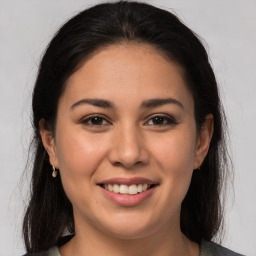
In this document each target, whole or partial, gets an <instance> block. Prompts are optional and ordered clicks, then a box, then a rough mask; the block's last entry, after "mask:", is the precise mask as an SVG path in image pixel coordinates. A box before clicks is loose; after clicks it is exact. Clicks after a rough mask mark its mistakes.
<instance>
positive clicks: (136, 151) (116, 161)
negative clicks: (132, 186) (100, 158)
mask: <svg viewBox="0 0 256 256" xmlns="http://www.w3.org/2000/svg"><path fill="white" fill-rule="evenodd" d="M109 161H110V162H111V164H112V165H115V166H123V167H124V168H126V169H131V168H133V167H135V166H138V165H144V164H147V163H148V161H149V153H148V151H147V150H146V147H145V145H144V139H143V136H142V134H141V133H140V132H139V131H138V129H137V128H136V127H135V126H131V125H126V126H122V127H120V128H119V129H117V130H116V131H115V133H114V134H113V140H112V143H111V150H110V152H109Z"/></svg>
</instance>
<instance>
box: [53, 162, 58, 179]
mask: <svg viewBox="0 0 256 256" xmlns="http://www.w3.org/2000/svg"><path fill="white" fill-rule="evenodd" d="M56 176H57V171H56V170H55V167H54V166H53V165H52V177H53V178H56Z"/></svg>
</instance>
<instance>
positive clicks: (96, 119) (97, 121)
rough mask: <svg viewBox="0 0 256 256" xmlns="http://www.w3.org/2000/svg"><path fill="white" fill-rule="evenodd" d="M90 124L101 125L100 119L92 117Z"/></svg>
mask: <svg viewBox="0 0 256 256" xmlns="http://www.w3.org/2000/svg"><path fill="white" fill-rule="evenodd" d="M91 122H92V124H102V117H93V118H92V120H91Z"/></svg>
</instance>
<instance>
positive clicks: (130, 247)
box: [60, 227, 199, 256]
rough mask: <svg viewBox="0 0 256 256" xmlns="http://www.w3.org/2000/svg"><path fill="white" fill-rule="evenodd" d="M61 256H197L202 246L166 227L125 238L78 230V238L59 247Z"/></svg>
mask: <svg viewBox="0 0 256 256" xmlns="http://www.w3.org/2000/svg"><path fill="white" fill-rule="evenodd" d="M60 253H61V256H70V255H77V256H80V255H81V256H82V255H90V256H98V255H111V256H128V255H129V256H130V255H138V256H144V255H147V256H158V255H159V256H162V255H168V256H174V255H175V256H183V255H187V256H198V255H199V246H198V245H197V244H195V243H193V242H191V241H190V240H189V239H188V238H187V237H185V236H184V235H183V234H182V232H181V231H180V229H179V228H178V230H177V228H171V227H165V228H163V229H161V230H158V232H154V233H152V234H150V235H148V236H146V237H143V238H137V239H125V238H120V237H115V236H111V235H109V234H105V233H103V232H101V231H99V230H97V229H92V228H91V227H86V229H83V228H81V227H80V228H79V227H77V229H76V235H75V237H74V238H73V239H72V240H71V241H69V242H68V243H67V244H65V245H64V246H62V247H61V248H60Z"/></svg>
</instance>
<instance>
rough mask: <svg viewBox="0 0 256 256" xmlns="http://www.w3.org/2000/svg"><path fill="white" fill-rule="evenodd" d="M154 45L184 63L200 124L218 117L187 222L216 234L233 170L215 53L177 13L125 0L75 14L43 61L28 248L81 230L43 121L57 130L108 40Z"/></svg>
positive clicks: (187, 206) (186, 228)
mask: <svg viewBox="0 0 256 256" xmlns="http://www.w3.org/2000/svg"><path fill="white" fill-rule="evenodd" d="M129 43H137V44H148V45H151V46H153V47H155V48H156V49H157V50H159V51H161V52H162V53H163V54H164V55H165V56H166V57H167V58H169V59H170V61H173V62H175V63H176V64H177V65H179V66H180V67H181V69H182V71H183V72H182V74H183V76H184V80H185V82H186V85H187V87H188V89H189V90H190V91H191V93H192V96H193V99H194V108H195V109H194V113H195V122H196V125H197V129H198V131H199V132H200V128H201V126H202V124H203V123H204V120H205V117H206V115H207V114H209V113H211V114H212V115H213V117H214V133H213V137H212V140H211V144H210V148H209V151H208V154H207V156H206V158H205V160H204V162H203V164H202V166H201V168H200V169H199V170H194V173H193V176H192V180H191V184H190V187H189V190H188V192H187V195H186V197H185V199H184V200H183V202H182V205H181V218H180V219H181V220H180V226H181V230H182V232H183V233H184V234H185V235H186V236H187V237H188V238H189V239H190V240H192V241H195V242H197V243H200V242H201V241H202V240H212V239H214V238H216V237H217V235H218V234H220V233H221V230H222V226H223V225H222V224H223V216H224V215H223V204H222V196H223V193H224V191H223V184H224V182H225V180H226V174H227V172H228V166H229V165H228V162H229V158H228V153H227V148H226V142H225V130H226V121H225V115H224V112H223V109H222V105H221V102H220V97H219V92H218V86H217V83H216V78H215V75H214V73H213V70H212V67H211V64H210V61H209V58H208V54H207V52H206V50H205V48H204V46H203V44H202V42H201V40H200V39H199V37H198V36H197V35H196V34H195V33H194V32H192V31H191V30H190V29H189V28H188V27H187V26H186V25H184V24H183V23H182V22H181V21H180V20H179V18H177V16H176V15H174V14H173V13H171V12H169V11H165V10H162V9H159V8H156V7H154V6H151V5H149V4H146V3H139V2H133V1H118V2H114V3H113V2H112V3H103V4H99V5H96V6H93V7H91V8H89V9H86V10H84V11H82V12H80V13H79V14H77V15H76V16H74V17H73V18H71V19H70V20H69V21H67V22H66V23H65V24H64V25H63V26H62V27H61V28H60V29H59V30H58V32H57V33H56V34H55V36H54V37H53V39H52V40H51V42H50V43H49V45H48V47H47V49H46V51H45V53H44V55H43V57H42V59H41V63H40V66H39V71H38V75H37V79H36V82H35V86H34V91H33V99H32V109H33V128H34V136H33V140H32V142H31V145H32V147H31V150H32V152H33V159H32V161H33V170H32V178H31V187H30V188H31V189H30V199H29V202H28V205H27V208H26V212H25V215H24V220H23V236H24V241H25V246H26V249H27V251H28V252H36V251H41V250H45V249H48V248H50V247H51V246H53V245H55V244H56V243H57V242H58V241H59V239H60V238H61V237H62V236H63V235H64V234H66V233H70V234H75V227H74V218H73V210H72V204H71V202H70V201H69V199H68V198H67V196H66V194H65V191H64V190H63V187H62V183H61V177H60V175H58V176H57V177H56V178H55V179H54V178H52V176H51V173H52V169H51V165H50V163H49V157H48V155H47V152H46V150H45V149H44V146H43V144H42V140H41V137H40V132H39V121H40V120H41V119H44V120H45V127H46V129H48V130H49V131H51V132H52V134H53V136H54V134H55V122H56V115H57V110H58V101H59V98H60V96H61V94H62V93H63V91H64V90H65V86H66V82H67V80H68V78H69V77H70V76H71V75H72V74H73V73H74V72H75V71H76V70H77V69H78V68H79V67H80V65H81V63H82V62H83V61H86V59H87V58H88V57H89V56H90V55H91V54H92V53H94V52H95V51H96V50H98V49H100V48H101V47H104V46H108V45H113V44H129Z"/></svg>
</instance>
